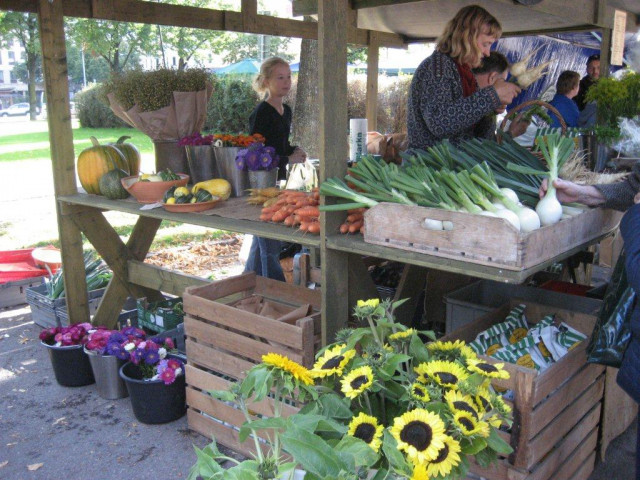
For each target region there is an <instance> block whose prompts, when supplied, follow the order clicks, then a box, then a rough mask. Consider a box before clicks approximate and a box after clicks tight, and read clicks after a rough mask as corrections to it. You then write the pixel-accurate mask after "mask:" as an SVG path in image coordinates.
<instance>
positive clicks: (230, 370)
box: [183, 273, 321, 455]
mask: <svg viewBox="0 0 640 480" xmlns="http://www.w3.org/2000/svg"><path fill="white" fill-rule="evenodd" d="M251 295H261V296H263V297H265V298H267V299H269V300H271V301H274V302H277V303H280V304H285V305H289V306H300V305H303V304H307V303H308V304H310V305H312V307H313V312H314V313H313V314H312V315H311V316H309V317H305V318H303V319H300V320H297V321H296V322H295V324H288V323H283V322H280V321H277V320H273V319H270V318H266V317H262V316H260V315H256V314H253V313H249V312H245V311H242V310H238V309H237V308H235V307H234V306H232V305H230V304H231V303H234V302H235V301H237V300H239V299H241V298H246V297H249V296H251ZM183 298H184V310H185V313H186V316H185V321H184V329H185V335H186V350H187V361H188V364H187V366H186V368H185V372H186V381H187V406H188V411H187V419H188V423H189V428H191V429H192V430H195V431H197V432H199V433H201V434H202V435H205V436H207V437H212V436H213V437H215V438H216V441H217V442H218V443H220V444H222V445H225V446H226V447H228V448H231V449H232V450H235V451H237V452H239V453H242V454H244V455H250V454H252V453H255V452H254V450H253V448H254V443H253V442H252V441H248V442H244V443H240V442H239V441H238V428H239V427H240V426H241V425H242V424H243V423H244V421H245V418H244V416H243V414H242V412H241V411H240V410H238V409H236V408H235V407H234V406H232V405H228V404H226V403H225V402H221V401H219V400H216V399H214V398H212V397H211V396H209V395H208V394H207V391H208V390H226V389H228V388H229V386H230V385H231V384H232V383H233V382H235V381H237V380H239V379H241V378H243V377H244V375H245V372H246V371H247V370H249V369H250V368H251V367H252V366H254V365H256V364H258V363H260V362H261V358H262V355H264V354H266V353H269V352H274V353H279V354H282V355H286V356H287V357H288V358H290V359H291V360H294V361H296V362H298V363H301V364H302V365H304V366H306V367H311V366H312V365H313V361H314V355H315V350H316V345H319V342H320V303H321V301H320V299H321V296H320V291H318V290H309V289H306V288H304V287H299V286H295V285H290V284H287V283H284V282H278V281H275V280H270V279H267V278H264V277H259V276H256V275H255V274H253V273H249V274H244V275H240V276H237V277H232V278H228V279H225V280H221V281H218V282H214V283H211V284H208V285H205V286H200V287H190V288H187V289H186V290H185V293H184V295H183ZM250 410H251V411H252V412H255V413H256V415H265V416H270V415H272V414H273V402H272V400H271V399H269V398H267V399H265V400H263V401H261V402H259V403H253V404H251V407H250ZM296 411H297V408H296V407H295V406H294V405H290V406H289V405H288V406H286V407H285V409H284V412H283V415H284V416H287V415H290V414H292V413H294V412H296Z"/></svg>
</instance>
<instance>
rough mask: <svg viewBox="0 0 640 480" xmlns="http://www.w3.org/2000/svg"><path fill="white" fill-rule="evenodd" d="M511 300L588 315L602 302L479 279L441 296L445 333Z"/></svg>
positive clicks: (598, 307) (595, 311)
mask: <svg viewBox="0 0 640 480" xmlns="http://www.w3.org/2000/svg"><path fill="white" fill-rule="evenodd" d="M511 298H519V299H521V300H526V301H529V302H535V303H538V304H541V305H549V306H552V307H558V308H563V309H567V310H572V311H574V312H580V313H588V314H597V313H598V310H599V309H600V305H601V304H602V300H599V299H596V298H588V297H578V296H576V295H568V294H566V293H559V292H554V291H551V290H544V289H541V288H536V287H526V286H523V285H510V284H508V283H500V282H493V281H491V280H481V281H478V282H475V283H472V284H471V285H467V286H466V287H462V288H460V289H458V290H456V291H454V292H452V293H450V294H448V295H445V297H444V301H445V303H446V307H447V319H446V333H450V332H453V331H454V330H457V329H458V328H460V327H462V326H464V325H466V324H468V323H470V322H472V321H474V320H475V319H476V318H478V317H480V316H482V315H484V314H486V313H488V312H490V311H492V310H495V309H496V308H498V307H500V306H501V305H503V304H505V303H507V302H508V301H509V300H510V299H511Z"/></svg>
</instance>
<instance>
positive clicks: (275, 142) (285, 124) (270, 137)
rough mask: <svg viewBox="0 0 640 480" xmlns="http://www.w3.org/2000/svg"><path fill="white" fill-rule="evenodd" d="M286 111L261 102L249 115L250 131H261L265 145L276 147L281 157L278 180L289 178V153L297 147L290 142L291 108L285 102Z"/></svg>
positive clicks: (251, 132)
mask: <svg viewBox="0 0 640 480" xmlns="http://www.w3.org/2000/svg"><path fill="white" fill-rule="evenodd" d="M283 107H284V113H283V114H282V115H280V113H279V112H278V111H277V110H276V109H275V108H273V106H272V105H271V104H269V103H267V102H260V103H259V104H258V106H257V107H256V108H255V109H254V110H253V112H251V115H250V116H249V133H250V134H252V135H253V134H254V133H259V134H260V135H262V136H263V137H264V138H265V142H264V143H265V145H266V146H268V147H273V148H275V149H276V153H277V154H278V156H279V157H280V160H279V165H278V180H282V179H285V178H287V169H286V168H287V163H289V155H291V154H292V153H293V151H294V150H295V147H294V146H293V145H291V144H290V143H289V134H290V133H291V118H292V114H291V108H290V107H289V105H287V104H284V105H283Z"/></svg>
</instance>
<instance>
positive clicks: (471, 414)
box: [190, 299, 512, 480]
mask: <svg viewBox="0 0 640 480" xmlns="http://www.w3.org/2000/svg"><path fill="white" fill-rule="evenodd" d="M401 303H402V302H395V303H391V302H389V301H385V302H380V301H379V300H377V299H376V300H367V301H359V302H358V306H357V307H356V309H355V312H354V315H355V317H356V318H358V319H360V320H361V321H362V322H364V324H365V325H367V324H368V326H367V327H363V328H355V329H346V330H343V331H341V332H339V333H338V335H337V337H338V341H337V342H336V343H334V344H332V345H329V346H327V347H326V348H325V349H323V350H322V351H321V352H319V354H318V355H317V357H316V358H317V361H316V363H315V365H314V367H313V368H312V369H311V370H307V369H306V368H304V367H302V366H301V365H299V364H297V363H295V362H292V361H291V360H289V359H287V358H286V357H283V356H281V355H277V354H273V353H270V354H268V355H265V356H264V357H263V363H262V364H260V365H257V366H256V367H254V368H252V369H251V370H250V371H249V372H248V374H247V376H246V378H245V379H244V380H243V381H242V382H241V383H240V384H238V385H237V386H235V387H234V388H232V389H231V391H230V392H224V391H214V392H210V394H211V395H213V396H215V397H217V398H219V399H222V400H225V401H228V402H233V403H234V404H235V405H237V406H238V408H240V409H241V410H242V411H243V412H244V413H245V416H246V418H247V422H246V423H245V424H244V425H243V427H242V428H241V430H240V434H239V439H240V440H241V441H243V440H244V439H246V438H248V437H249V436H250V435H252V436H253V437H254V441H255V442H256V450H257V451H258V452H259V453H258V456H257V458H255V459H251V460H246V461H244V462H239V463H238V462H236V465H235V466H234V467H232V468H233V469H235V471H234V472H232V473H233V474H234V475H228V476H225V471H224V470H223V469H222V467H220V466H217V465H218V464H217V463H215V465H214V462H211V461H210V460H212V459H217V460H222V459H226V457H224V455H222V454H221V453H220V451H219V450H218V449H217V446H216V444H215V442H214V443H212V444H211V445H209V446H208V447H206V448H205V449H204V450H199V449H196V452H197V454H198V461H197V463H196V465H195V466H194V467H193V469H192V471H191V477H190V478H196V477H195V475H197V474H199V473H204V472H206V473H207V475H208V476H206V478H239V477H240V474H241V473H245V472H247V476H246V478H257V479H266V478H290V477H289V476H288V475H289V474H290V473H291V471H292V470H293V468H294V467H298V468H300V469H303V470H305V471H306V472H307V473H306V476H305V478H306V479H307V480H315V479H326V478H344V479H354V480H355V479H357V478H375V479H383V478H391V479H409V478H416V479H423V478H424V479H427V478H439V479H453V478H465V476H466V472H467V470H468V468H469V458H471V457H472V458H473V459H474V460H475V461H476V462H477V463H479V464H480V465H482V466H486V465H488V464H490V463H491V462H492V461H495V460H496V459H497V457H498V455H508V454H509V453H511V452H512V449H511V447H510V446H509V445H508V444H507V443H505V442H504V440H502V438H501V437H500V435H499V434H498V428H499V427H500V426H501V425H505V426H510V425H511V419H510V413H511V412H510V408H509V407H508V406H507V405H506V403H505V402H504V401H503V400H502V397H501V396H499V395H497V394H496V392H495V391H494V390H493V389H492V387H491V384H490V382H491V380H492V379H494V378H497V379H500V378H503V379H504V378H508V376H509V374H508V372H507V371H505V370H503V369H502V366H503V364H488V363H484V362H483V361H482V360H480V359H479V358H478V357H477V356H476V354H475V353H474V351H473V350H472V349H471V348H470V347H468V346H467V345H465V343H464V342H462V341H456V342H436V341H434V342H429V343H425V342H424V340H423V338H425V337H426V338H433V333H432V332H418V331H415V330H414V329H411V328H407V327H405V326H403V325H400V324H397V323H395V322H394V317H393V310H394V309H395V308H396V307H398V306H399V305H400V304H401ZM269 394H271V395H272V396H273V398H274V399H275V400H276V403H275V405H276V407H275V408H274V415H273V417H271V418H260V419H255V418H252V417H250V416H249V408H250V405H248V402H249V400H251V401H260V400H262V399H263V398H265V397H266V396H267V395H269ZM279 398H280V399H281V400H280V403H278V399H279ZM282 402H287V403H290V404H299V403H296V402H302V404H303V406H302V408H301V409H300V411H299V413H295V414H293V415H290V416H288V417H286V418H283V417H282V415H280V410H279V407H278V405H281V404H282ZM257 432H261V433H262V435H261V436H262V437H263V438H264V437H267V438H268V439H270V441H268V442H267V444H268V445H269V448H267V454H262V453H260V451H261V450H260V447H261V446H262V445H263V443H259V442H258V440H257V439H256V434H257ZM264 432H267V434H266V435H265V433H264ZM285 454H286V455H288V456H289V457H290V458H291V459H292V460H287V459H286V458H287V457H286V455H285Z"/></svg>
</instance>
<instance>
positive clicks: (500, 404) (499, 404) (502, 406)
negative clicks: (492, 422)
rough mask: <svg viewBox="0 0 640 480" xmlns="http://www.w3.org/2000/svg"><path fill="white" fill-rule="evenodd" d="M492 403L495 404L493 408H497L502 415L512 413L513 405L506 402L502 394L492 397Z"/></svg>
mask: <svg viewBox="0 0 640 480" xmlns="http://www.w3.org/2000/svg"><path fill="white" fill-rule="evenodd" d="M491 404H492V405H493V408H495V409H496V410H497V411H498V412H499V413H500V414H501V415H504V416H505V417H506V416H508V415H510V414H511V407H510V406H509V405H507V404H506V402H505V401H504V399H503V398H502V397H501V396H500V395H496V396H495V397H494V398H493V399H492V402H491Z"/></svg>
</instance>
